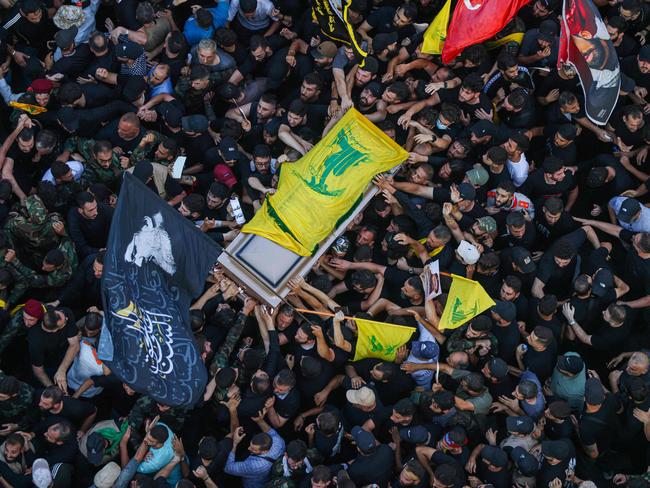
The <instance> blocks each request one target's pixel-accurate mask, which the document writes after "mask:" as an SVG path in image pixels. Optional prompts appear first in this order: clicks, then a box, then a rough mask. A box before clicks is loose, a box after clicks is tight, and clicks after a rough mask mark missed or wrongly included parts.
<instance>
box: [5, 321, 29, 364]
mask: <svg viewBox="0 0 650 488" xmlns="http://www.w3.org/2000/svg"><path fill="white" fill-rule="evenodd" d="M28 331H29V327H27V326H26V325H25V321H24V320H23V313H22V311H21V310H19V311H18V312H16V313H15V314H14V316H13V317H12V318H11V320H10V321H9V323H8V324H7V326H6V327H5V328H4V330H3V331H2V334H0V357H2V353H3V352H4V350H5V349H6V348H7V346H8V345H9V344H11V343H12V342H13V341H14V339H16V338H17V337H24V336H26V335H27V332H28Z"/></svg>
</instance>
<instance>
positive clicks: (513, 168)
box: [506, 153, 529, 187]
mask: <svg viewBox="0 0 650 488" xmlns="http://www.w3.org/2000/svg"><path fill="white" fill-rule="evenodd" d="M506 164H507V166H508V172H509V173H510V178H512V182H513V183H514V184H515V186H517V187H519V186H521V185H523V184H524V181H526V178H528V169H529V168H528V160H527V159H526V155H525V154H524V153H522V154H521V158H520V159H519V161H518V162H516V163H515V162H514V161H510V160H509V159H508V162H507V163H506Z"/></svg>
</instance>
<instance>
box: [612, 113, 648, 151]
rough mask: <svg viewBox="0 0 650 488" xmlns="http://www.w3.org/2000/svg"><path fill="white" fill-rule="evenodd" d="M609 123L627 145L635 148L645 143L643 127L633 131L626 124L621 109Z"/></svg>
mask: <svg viewBox="0 0 650 488" xmlns="http://www.w3.org/2000/svg"><path fill="white" fill-rule="evenodd" d="M609 124H610V125H611V126H612V128H613V129H614V133H615V134H616V136H617V137H620V138H621V141H623V144H625V145H626V146H632V148H633V149H640V148H641V147H642V146H644V145H645V143H644V142H643V127H640V128H639V129H637V130H636V131H635V132H631V131H630V129H628V128H627V126H626V125H625V121H624V120H623V114H622V113H621V112H620V111H619V112H618V113H616V114H614V116H613V117H612V118H611V119H610V121H609Z"/></svg>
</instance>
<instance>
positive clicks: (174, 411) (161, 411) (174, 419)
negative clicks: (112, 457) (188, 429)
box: [128, 395, 187, 447]
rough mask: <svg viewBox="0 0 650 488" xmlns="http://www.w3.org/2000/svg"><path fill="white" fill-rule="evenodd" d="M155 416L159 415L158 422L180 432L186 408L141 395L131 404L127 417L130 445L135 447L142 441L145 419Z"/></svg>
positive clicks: (148, 419) (185, 415) (149, 419)
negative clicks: (164, 403)
mask: <svg viewBox="0 0 650 488" xmlns="http://www.w3.org/2000/svg"><path fill="white" fill-rule="evenodd" d="M155 417H159V422H162V423H163V424H165V425H167V426H168V427H169V428H170V429H171V430H172V431H174V432H180V431H181V430H182V428H183V424H184V423H185V419H186V417H187V410H185V409H184V408H182V407H170V406H168V405H163V404H162V403H158V402H156V401H155V400H154V399H153V398H151V397H150V396H148V395H142V396H141V397H140V398H138V401H137V402H135V405H133V408H132V409H131V412H130V413H129V417H128V421H129V427H131V438H130V439H129V442H130V443H131V445H132V446H134V447H137V446H138V445H139V444H140V442H141V441H142V438H143V435H142V434H143V432H144V427H145V426H146V422H145V421H151V420H153V419H154V418H155Z"/></svg>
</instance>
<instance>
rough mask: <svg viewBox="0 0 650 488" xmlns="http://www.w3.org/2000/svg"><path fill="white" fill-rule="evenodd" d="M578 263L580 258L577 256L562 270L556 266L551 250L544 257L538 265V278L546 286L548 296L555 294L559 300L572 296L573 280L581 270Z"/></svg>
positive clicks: (545, 290)
mask: <svg viewBox="0 0 650 488" xmlns="http://www.w3.org/2000/svg"><path fill="white" fill-rule="evenodd" d="M578 261H579V256H575V257H574V258H573V259H572V260H571V262H570V263H569V264H568V265H567V266H564V267H562V268H561V267H559V266H558V265H557V264H556V262H555V259H554V256H553V252H552V250H551V249H549V251H548V252H546V253H545V254H544V256H542V259H541V260H540V261H539V263H538V265H537V274H536V277H537V278H539V279H540V280H541V281H542V282H543V283H544V284H545V286H544V292H545V294H546V295H549V294H554V295H556V296H557V297H558V299H559V300H563V299H565V298H568V297H569V295H571V288H572V284H573V280H574V278H575V276H576V273H577V272H578V270H579V266H578Z"/></svg>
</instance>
